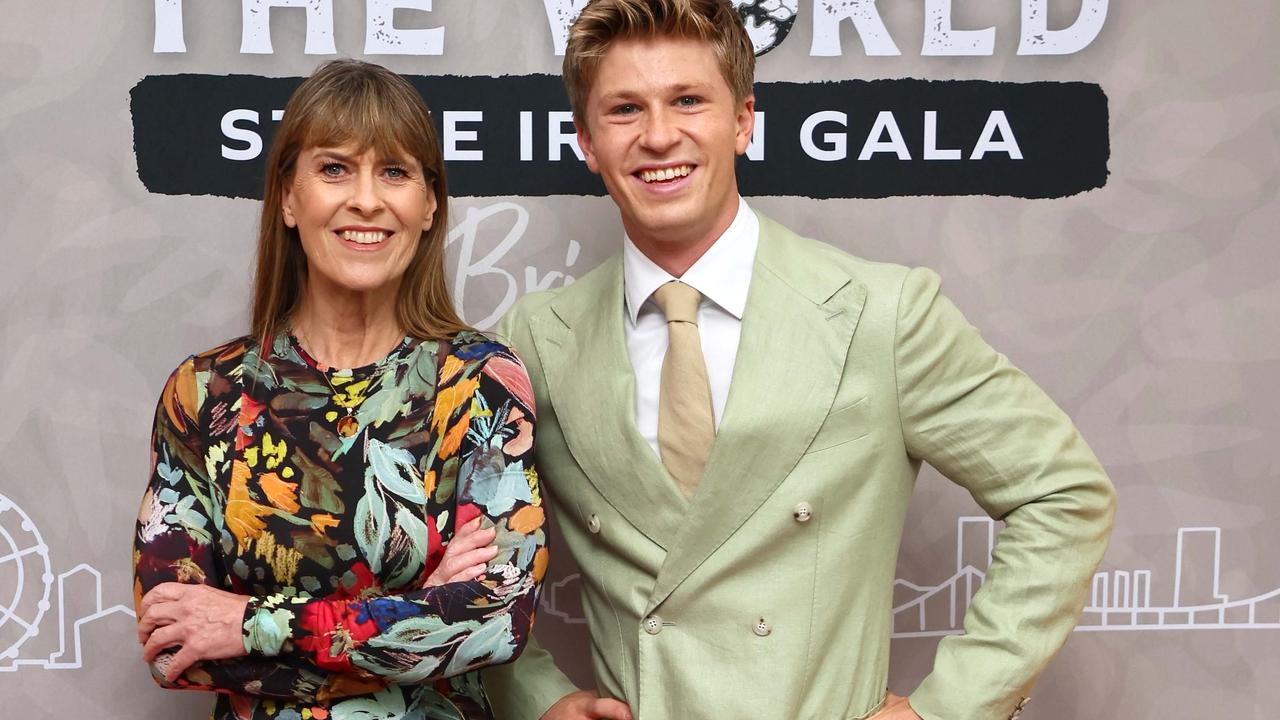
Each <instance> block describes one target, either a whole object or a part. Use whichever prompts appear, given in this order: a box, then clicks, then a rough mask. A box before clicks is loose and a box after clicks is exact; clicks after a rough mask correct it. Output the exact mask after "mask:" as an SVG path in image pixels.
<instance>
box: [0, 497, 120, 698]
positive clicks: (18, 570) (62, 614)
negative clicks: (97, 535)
mask: <svg viewBox="0 0 1280 720" xmlns="http://www.w3.org/2000/svg"><path fill="white" fill-rule="evenodd" d="M14 517H16V518H17V523H16V525H10V524H9V522H10V521H11V519H12V518H14ZM10 527H17V528H18V529H19V530H20V532H22V533H25V534H26V535H28V536H29V538H27V539H26V541H25V542H19V538H16V537H14V533H13V532H11V531H10V529H9V528H10ZM27 558H33V559H34V562H35V563H36V564H37V567H38V569H39V570H40V573H39V576H38V578H36V579H38V580H39V581H40V583H41V584H42V586H43V587H39V588H37V589H38V590H39V591H41V594H40V599H39V600H38V601H36V603H35V615H34V616H33V617H32V618H31V619H30V620H27V619H24V618H23V617H22V616H21V615H19V614H18V605H19V604H21V603H22V602H23V600H30V599H32V598H25V597H24V595H23V593H24V591H28V587H29V585H30V584H31V580H32V579H31V578H29V577H28V572H27V570H26V568H25V565H24V560H25V559H27ZM10 563H13V565H12V567H13V568H15V570H14V575H16V580H17V582H15V583H14V588H13V593H12V595H11V596H10V593H9V592H8V589H7V588H5V587H4V586H3V585H0V628H3V627H4V626H6V625H9V624H10V623H13V624H16V625H17V626H19V627H20V628H21V630H22V634H21V636H20V637H19V638H18V639H17V640H16V641H13V642H7V641H4V640H0V672H14V671H16V670H18V669H20V668H24V667H30V668H36V669H41V670H75V669H79V668H80V667H82V666H83V661H82V659H81V658H82V654H81V643H80V634H81V629H82V628H83V627H84V626H85V625H88V624H89V623H92V622H94V621H96V620H101V619H102V618H105V617H108V616H111V615H116V614H120V613H123V614H126V615H128V616H130V617H137V616H136V615H135V614H134V612H133V608H130V607H126V606H124V605H112V606H110V607H103V603H102V574H101V573H100V572H98V571H97V570H96V569H95V568H93V567H91V566H89V565H86V564H84V563H81V564H79V565H76V566H75V567H73V568H71V569H70V570H67V571H66V572H63V573H60V574H58V575H57V576H56V577H55V576H54V575H53V572H52V570H51V569H50V564H49V546H48V545H47V544H45V542H44V538H43V537H42V536H41V535H40V530H39V528H37V527H36V525H35V523H33V522H32V521H31V518H30V516H28V515H27V513H26V512H24V511H23V510H22V508H21V507H19V506H18V505H17V504H16V503H14V502H13V501H12V500H10V499H9V498H7V497H5V496H4V495H0V568H8V567H9V564H10ZM82 574H83V575H84V576H86V577H88V578H91V580H92V583H93V589H94V592H93V593H92V597H91V600H92V604H93V608H94V610H93V612H90V613H89V614H88V615H85V616H82V617H78V618H76V619H75V620H74V621H69V620H68V617H67V607H66V602H65V600H66V586H67V582H68V581H69V580H72V579H74V578H76V577H77V576H79V575H82ZM55 581H56V583H57V589H58V592H57V604H58V614H57V616H58V649H57V650H55V651H53V652H51V653H49V654H47V655H44V656H43V657H21V651H22V646H23V645H25V644H27V643H28V642H29V641H30V640H32V639H33V638H36V637H37V636H38V635H39V634H40V625H41V623H42V621H44V619H45V617H46V616H47V615H48V614H49V611H50V610H51V609H52V602H51V601H50V596H51V595H52V594H53V587H54V583H55ZM68 622H70V624H71V628H70V636H71V637H70V647H68V637H67V636H68V627H67V626H68ZM68 652H69V653H70V655H69V656H68Z"/></svg>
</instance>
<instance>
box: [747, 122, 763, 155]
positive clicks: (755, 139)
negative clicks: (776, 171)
mask: <svg viewBox="0 0 1280 720" xmlns="http://www.w3.org/2000/svg"><path fill="white" fill-rule="evenodd" d="M747 159H748V160H754V161H756V162H760V161H761V160H764V113H763V112H759V111H757V112H756V126H755V129H754V130H753V131H752V132H751V142H750V143H749V144H748V145H747Z"/></svg>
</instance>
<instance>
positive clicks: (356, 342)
mask: <svg viewBox="0 0 1280 720" xmlns="http://www.w3.org/2000/svg"><path fill="white" fill-rule="evenodd" d="M307 290H308V292H307V293H306V295H304V296H303V299H302V302H301V304H300V305H299V307H298V309H297V311H295V312H294V314H293V317H292V318H291V319H290V326H291V330H292V332H293V335H294V337H296V338H297V339H298V342H299V343H301V344H302V347H303V348H304V349H306V351H307V353H308V354H310V355H311V357H312V358H314V359H315V360H316V362H318V363H320V364H321V365H326V366H328V367H331V368H354V367H361V366H364V365H369V364H371V363H375V362H377V361H379V360H381V359H382V358H384V357H386V356H387V354H388V353H390V352H391V351H392V350H393V349H395V347H396V345H398V344H399V343H400V341H401V340H403V339H404V330H403V328H401V327H400V323H399V322H397V321H396V312H395V292H394V289H393V290H392V291H391V292H377V293H351V292H344V291H342V290H335V289H334V288H331V287H330V288H325V289H323V290H320V291H318V292H316V290H318V288H314V287H311V286H310V284H308V288H307Z"/></svg>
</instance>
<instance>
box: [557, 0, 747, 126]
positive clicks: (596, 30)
mask: <svg viewBox="0 0 1280 720" xmlns="http://www.w3.org/2000/svg"><path fill="white" fill-rule="evenodd" d="M648 37H678V38H687V39H691V40H699V41H702V42H706V43H710V44H711V48H712V50H714V51H715V54H716V58H717V59H718V60H719V61H720V74H721V75H723V76H724V80H725V82H726V83H728V85H729V88H730V89H731V90H732V91H733V99H734V100H735V101H737V102H741V101H742V100H744V99H745V98H746V97H747V96H748V95H750V94H751V86H752V84H753V83H754V82H755V72H756V56H755V50H754V48H753V47H752V45H751V38H750V37H748V36H747V30H746V28H745V27H743V25H742V17H741V16H740V15H739V14H738V11H737V10H735V9H734V7H733V6H732V5H730V4H729V0H592V2H590V3H588V4H587V6H586V8H584V9H583V11H582V14H581V15H579V16H578V19H577V21H575V22H574V23H573V27H572V28H570V29H569V43H568V45H567V46H566V48H565V53H564V66H563V68H562V74H563V77H564V85H565V89H566V90H567V91H568V93H569V104H570V105H571V106H572V108H573V113H574V115H575V116H576V117H577V118H578V119H579V120H581V119H582V118H583V117H584V113H585V111H586V106H587V95H588V93H589V92H590V90H591V83H592V81H593V80H594V78H595V72H596V68H597V67H598V66H599V65H600V61H601V60H602V59H603V58H604V56H605V53H606V52H608V50H609V46H610V45H611V44H612V43H613V41H615V40H623V39H632V38H648Z"/></svg>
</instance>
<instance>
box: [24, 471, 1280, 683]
mask: <svg viewBox="0 0 1280 720" xmlns="http://www.w3.org/2000/svg"><path fill="white" fill-rule="evenodd" d="M1176 537H1177V540H1176V545H1175V548H1174V553H1173V571H1172V583H1173V588H1172V601H1171V603H1170V604H1168V605H1158V604H1153V603H1152V599H1151V595H1152V582H1153V578H1158V577H1166V576H1164V575H1163V574H1157V573H1156V572H1155V571H1154V570H1153V569H1151V568H1140V569H1113V570H1103V571H1100V572H1098V573H1096V574H1095V575H1094V577H1093V581H1092V586H1091V592H1090V596H1089V602H1088V603H1087V605H1086V606H1085V608H1084V612H1083V614H1082V616H1081V618H1080V622H1079V624H1078V625H1077V627H1076V631H1077V632H1120V631H1160V630H1163V631H1170V630H1203V629H1235V630H1245V629H1249V630H1263V629H1267V630H1271V629H1280V588H1275V589H1272V590H1270V591H1265V592H1262V593H1259V594H1257V595H1253V596H1250V597H1247V598H1238V599H1232V598H1231V597H1229V596H1228V595H1226V594H1224V593H1223V592H1222V591H1221V573H1222V530H1221V528H1219V527H1209V526H1205V527H1183V528H1178V530H1177V536H1176ZM995 542H996V521H994V520H992V519H990V518H987V517H982V516H978V517H972V516H962V517H959V518H957V520H956V535H955V566H954V572H953V574H952V575H951V576H950V577H948V578H946V579H945V580H943V581H942V582H940V583H937V584H934V585H927V584H916V583H913V582H910V581H908V580H905V579H901V578H899V579H896V580H895V581H894V592H895V605H894V608H893V637H894V638H919V637H940V636H944V635H953V634H958V633H961V632H963V627H962V623H963V618H964V612H965V610H966V609H967V608H968V605H969V603H970V602H971V601H972V599H973V597H974V595H975V594H976V593H977V592H978V590H979V589H980V588H981V587H982V584H983V582H984V581H985V579H986V568H987V567H988V565H989V563H990V561H991V555H992V551H993V550H994V548H995ZM49 556H50V550H49V547H48V545H47V544H46V543H45V542H44V540H43V537H42V536H41V535H40V531H39V528H38V527H37V526H36V525H35V523H34V522H33V521H32V520H31V518H30V517H29V516H28V515H27V513H26V512H24V511H23V510H22V508H21V507H19V506H18V505H17V504H15V503H14V502H12V501H11V500H10V499H9V498H7V497H5V496H4V495H0V673H3V672H14V671H17V670H20V669H23V668H31V669H43V670H64V669H76V668H80V667H82V650H83V647H82V642H81V637H82V632H83V630H84V628H85V626H87V625H89V624H91V623H94V622H97V621H99V620H103V619H106V618H108V617H111V616H114V615H119V614H123V615H128V616H129V617H130V618H134V617H136V616H135V614H134V611H133V609H132V608H131V607H128V606H126V605H119V604H117V605H107V604H106V603H105V602H104V600H103V593H102V574H101V573H100V572H99V571H98V570H97V569H95V568H93V567H92V566H90V565H88V564H85V563H80V564H77V565H75V566H74V567H72V568H71V569H70V570H67V571H65V572H62V573H58V574H56V575H55V574H54V573H53V570H52V565H51V562H50V559H49ZM580 581H581V577H580V574H578V573H574V574H571V575H568V576H566V577H564V578H562V579H560V580H558V581H554V582H548V583H547V585H546V587H545V588H544V592H543V598H542V603H541V609H542V611H543V612H544V613H546V614H547V615H550V616H552V617H555V618H556V619H557V620H559V621H560V622H563V623H565V624H570V625H581V624H585V622H586V620H585V619H584V618H583V617H582V613H581V610H580V599H579V597H578V594H579V585H580ZM1166 581H1167V577H1166ZM69 598H75V604H76V605H77V606H78V607H76V608H75V609H74V610H72V609H69V608H68V603H67V601H68V599H69ZM899 598H901V599H900V600H899ZM54 618H56V641H55V640H54V639H52V637H51V636H50V635H49V633H50V632H54V631H55V628H51V627H48V626H50V625H51V624H52V623H54V622H55V620H54ZM42 626H43V632H42Z"/></svg>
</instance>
